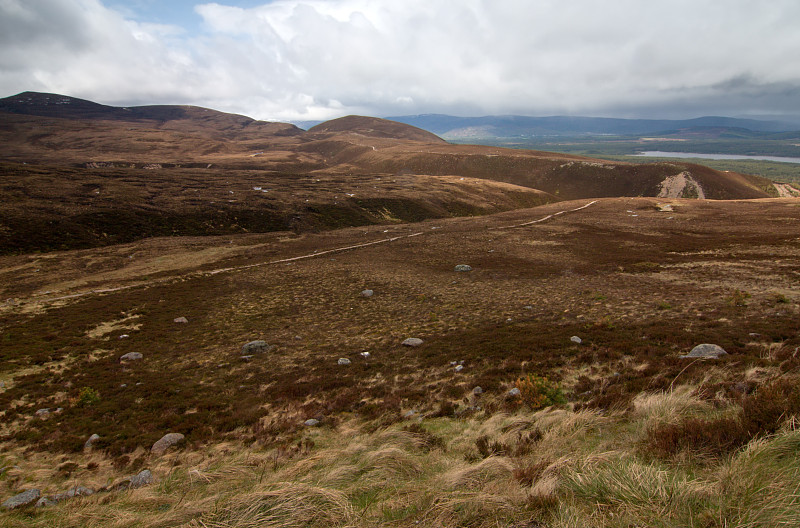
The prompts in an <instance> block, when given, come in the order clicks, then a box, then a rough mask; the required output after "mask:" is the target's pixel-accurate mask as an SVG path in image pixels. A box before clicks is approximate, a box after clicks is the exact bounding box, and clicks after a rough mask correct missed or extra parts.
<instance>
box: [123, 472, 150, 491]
mask: <svg viewBox="0 0 800 528" xmlns="http://www.w3.org/2000/svg"><path fill="white" fill-rule="evenodd" d="M128 479H129V481H130V486H128V487H129V488H131V489H134V488H141V487H142V486H147V485H149V484H152V483H153V474H152V473H151V472H150V470H149V469H144V470H142V471H140V472H139V473H137V474H136V475H133V476H132V477H128Z"/></svg>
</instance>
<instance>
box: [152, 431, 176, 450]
mask: <svg viewBox="0 0 800 528" xmlns="http://www.w3.org/2000/svg"><path fill="white" fill-rule="evenodd" d="M183 438H184V437H183V435H182V434H181V433H167V434H165V435H164V436H162V437H161V439H160V440H159V441H158V442H156V443H155V444H153V447H151V448H150V452H151V453H153V454H155V455H163V454H164V452H165V451H166V450H167V449H169V448H170V447H172V446H174V445H175V444H177V443H178V442H180V441H182V440H183Z"/></svg>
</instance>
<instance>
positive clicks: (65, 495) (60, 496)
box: [36, 486, 94, 508]
mask: <svg viewBox="0 0 800 528" xmlns="http://www.w3.org/2000/svg"><path fill="white" fill-rule="evenodd" d="M93 494H94V490H93V489H90V488H87V487H85V486H75V487H74V488H70V489H68V490H67V491H64V492H61V493H56V494H55V495H51V496H49V497H42V498H41V499H39V501H38V502H37V503H36V507H37V508H44V507H47V506H55V505H56V504H58V503H59V502H61V501H64V500H67V499H73V498H75V497H86V496H89V495H93Z"/></svg>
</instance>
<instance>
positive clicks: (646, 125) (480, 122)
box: [388, 114, 797, 139]
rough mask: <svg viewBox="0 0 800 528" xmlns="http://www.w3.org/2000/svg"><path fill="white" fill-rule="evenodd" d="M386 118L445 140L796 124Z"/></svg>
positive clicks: (773, 128)
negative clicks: (431, 133)
mask: <svg viewBox="0 0 800 528" xmlns="http://www.w3.org/2000/svg"><path fill="white" fill-rule="evenodd" d="M388 119H391V120H394V121H399V122H401V123H406V124H409V125H413V126H416V127H419V128H422V129H424V130H428V131H430V132H433V133H434V134H437V135H439V136H441V137H443V138H445V139H469V138H497V137H530V136H578V135H647V134H662V133H664V132H667V131H674V130H682V129H692V128H698V127H717V128H720V127H721V128H738V129H747V130H751V131H754V132H788V131H793V130H797V125H796V124H792V123H788V122H780V121H762V120H755V119H737V118H731V117H713V116H709V117H699V118H696V119H684V120H668V119H616V118H606V117H579V116H575V117H570V116H552V117H527V116H516V115H510V116H484V117H456V116H449V115H442V114H423V115H411V116H397V117H389V118H388Z"/></svg>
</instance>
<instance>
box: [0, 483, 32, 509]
mask: <svg viewBox="0 0 800 528" xmlns="http://www.w3.org/2000/svg"><path fill="white" fill-rule="evenodd" d="M41 495H42V493H41V492H40V491H39V490H38V489H36V488H31V489H29V490H27V491H23V492H22V493H18V494H17V495H14V496H13V497H11V498H10V499H6V501H5V502H4V503H3V505H2V507H3V509H4V510H14V509H16V508H24V507H25V506H30V505H31V504H34V503H35V502H36V501H38V500H39V497H41Z"/></svg>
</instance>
